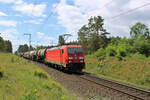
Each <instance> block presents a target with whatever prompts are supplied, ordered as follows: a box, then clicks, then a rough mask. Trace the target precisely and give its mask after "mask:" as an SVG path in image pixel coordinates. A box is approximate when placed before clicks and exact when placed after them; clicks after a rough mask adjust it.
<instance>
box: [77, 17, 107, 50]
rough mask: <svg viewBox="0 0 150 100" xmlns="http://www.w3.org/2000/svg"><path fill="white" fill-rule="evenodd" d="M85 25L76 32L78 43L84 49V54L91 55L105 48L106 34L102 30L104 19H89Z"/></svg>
mask: <svg viewBox="0 0 150 100" xmlns="http://www.w3.org/2000/svg"><path fill="white" fill-rule="evenodd" d="M88 21H89V22H88V24H87V25H83V26H82V27H81V28H80V29H79V31H78V41H79V43H80V44H81V45H82V46H83V47H84V50H85V51H86V53H92V52H95V51H96V50H98V49H99V48H105V47H106V45H107V43H108V39H107V37H106V35H107V34H109V33H108V32H106V30H105V29H104V28H103V25H104V23H103V22H104V19H102V17H101V16H97V17H91V18H90V19H89V20H88Z"/></svg>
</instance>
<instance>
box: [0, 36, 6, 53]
mask: <svg viewBox="0 0 150 100" xmlns="http://www.w3.org/2000/svg"><path fill="white" fill-rule="evenodd" d="M4 50H5V43H4V40H3V38H2V37H0V51H4Z"/></svg>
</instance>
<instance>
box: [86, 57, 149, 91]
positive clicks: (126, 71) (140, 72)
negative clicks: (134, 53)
mask: <svg viewBox="0 0 150 100" xmlns="http://www.w3.org/2000/svg"><path fill="white" fill-rule="evenodd" d="M84 71H85V72H89V73H92V74H95V75H97V76H100V77H106V78H109V79H113V80H117V81H121V82H125V83H128V84H132V85H136V86H140V87H143V88H148V89H150V60H148V59H142V58H140V59H139V58H135V57H130V58H129V57H126V58H124V59H123V60H119V59H118V58H115V57H108V58H105V59H103V60H101V61H100V60H98V59H96V58H94V57H92V56H87V57H86V69H85V70H84Z"/></svg>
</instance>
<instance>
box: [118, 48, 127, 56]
mask: <svg viewBox="0 0 150 100" xmlns="http://www.w3.org/2000/svg"><path fill="white" fill-rule="evenodd" d="M117 56H120V57H125V56H127V51H126V50H124V49H121V48H118V49H117Z"/></svg>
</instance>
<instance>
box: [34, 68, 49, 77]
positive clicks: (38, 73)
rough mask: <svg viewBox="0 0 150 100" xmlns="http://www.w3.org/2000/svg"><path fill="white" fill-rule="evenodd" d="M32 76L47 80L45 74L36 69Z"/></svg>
mask: <svg viewBox="0 0 150 100" xmlns="http://www.w3.org/2000/svg"><path fill="white" fill-rule="evenodd" d="M34 75H35V76H38V77H40V78H47V74H46V73H45V72H44V71H42V70H40V69H37V70H36V71H35V72H34Z"/></svg>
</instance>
